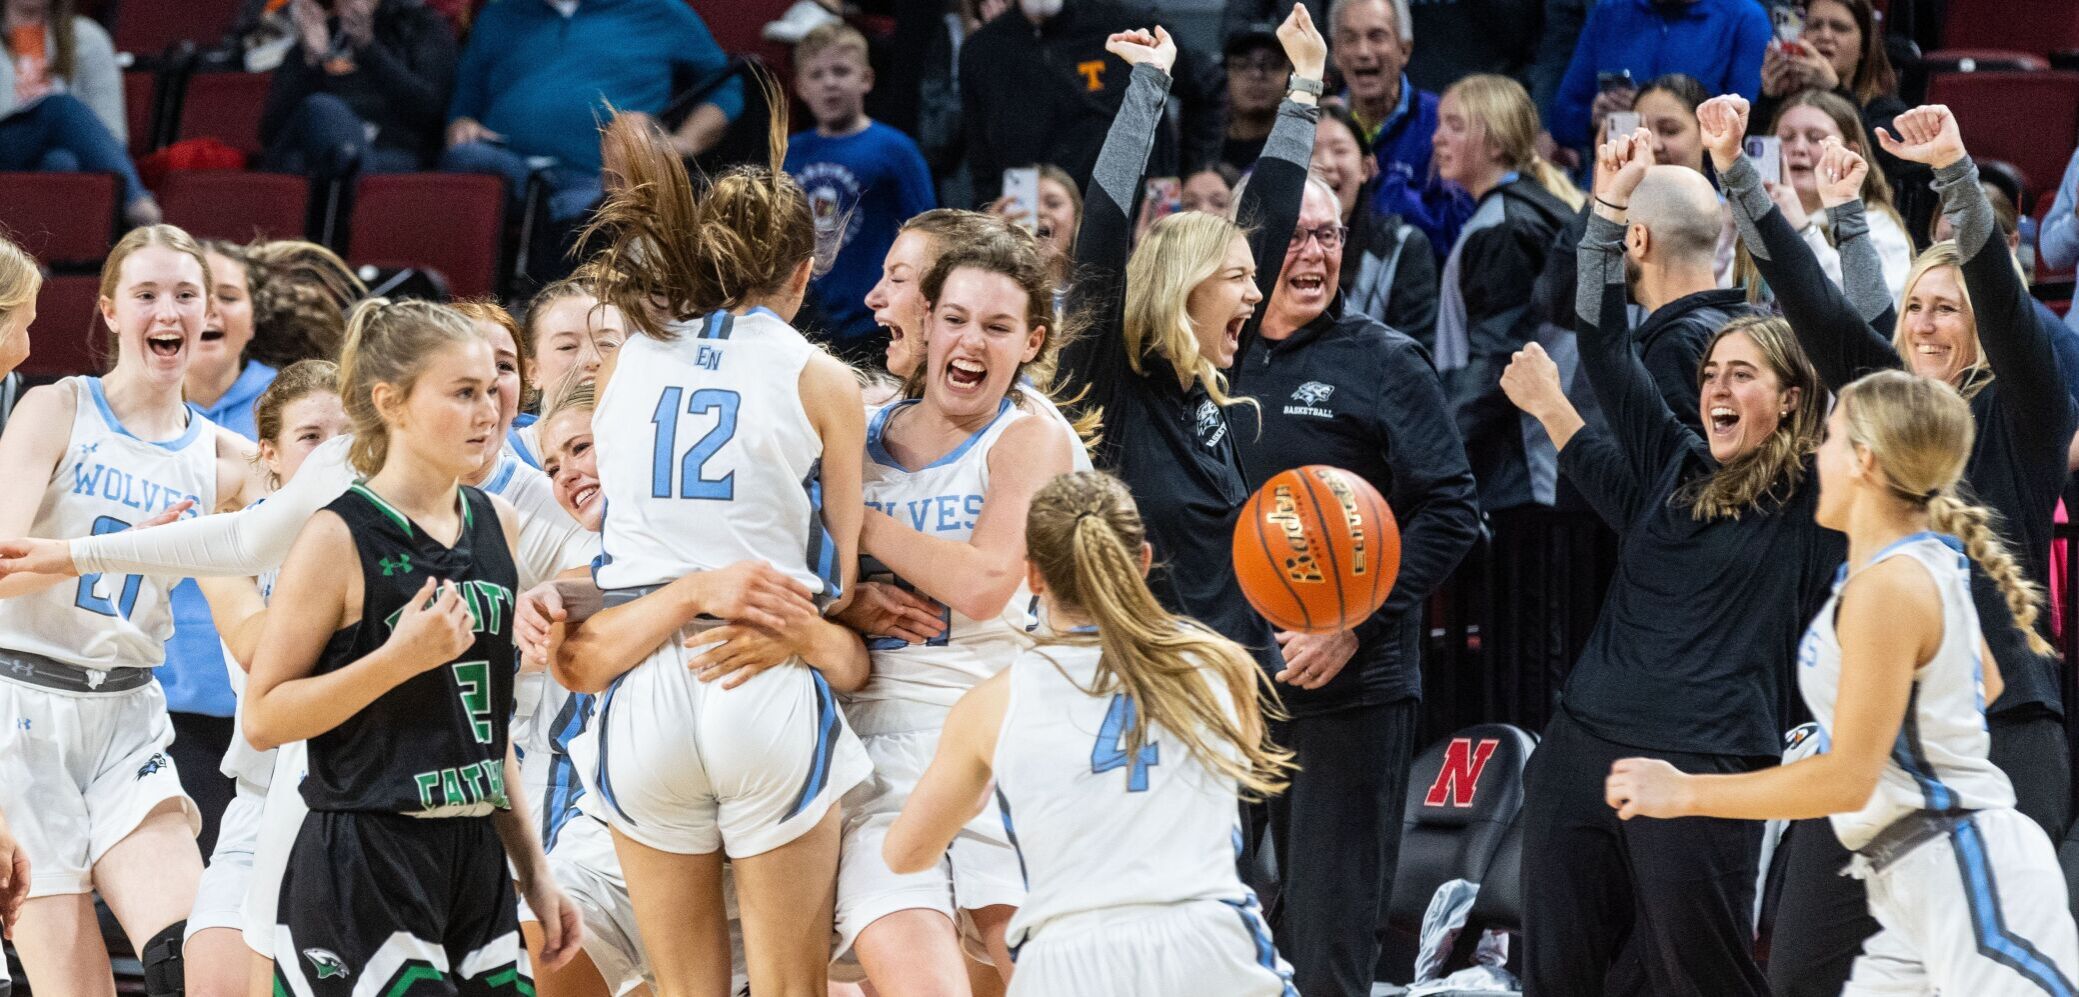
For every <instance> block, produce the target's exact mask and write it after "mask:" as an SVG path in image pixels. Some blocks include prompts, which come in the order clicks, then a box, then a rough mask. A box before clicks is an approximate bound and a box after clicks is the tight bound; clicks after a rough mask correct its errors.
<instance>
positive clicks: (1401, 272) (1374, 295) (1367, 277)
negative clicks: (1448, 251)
mask: <svg viewBox="0 0 2079 997" xmlns="http://www.w3.org/2000/svg"><path fill="white" fill-rule="evenodd" d="M1377 183H1378V181H1376V180H1374V181H1372V182H1371V183H1367V184H1365V185H1364V187H1363V188H1362V189H1361V190H1359V191H1358V193H1357V210H1356V212H1355V213H1354V217H1352V218H1351V219H1350V237H1349V238H1348V239H1347V240H1345V241H1344V242H1343V269H1342V273H1341V275H1340V276H1339V277H1338V278H1337V281H1336V283H1337V285H1338V286H1339V287H1340V288H1341V290H1342V293H1343V307H1344V308H1345V310H1348V311H1353V312H1357V313H1359V314H1362V315H1368V316H1370V317H1372V318H1374V319H1376V320H1378V321H1380V322H1384V323H1386V325H1387V326H1388V327H1390V328H1393V329H1395V330H1397V331H1400V332H1404V333H1407V334H1408V336H1409V337H1411V338H1413V339H1414V340H1415V342H1417V343H1420V344H1422V348H1423V350H1425V351H1428V350H1432V349H1435V348H1436V342H1437V259H1436V251H1435V250H1434V249H1433V248H1432V247H1431V246H1430V244H1429V237H1428V236H1426V235H1423V234H1422V230H1421V229H1419V228H1416V227H1415V226H1413V225H1410V224H1408V223H1407V222H1406V221H1405V220H1404V219H1402V218H1401V217H1400V216H1399V215H1392V214H1386V215H1382V214H1377V213H1375V212H1373V211H1372V210H1371V204H1372V192H1373V190H1374V189H1375V186H1376V184H1377Z"/></svg>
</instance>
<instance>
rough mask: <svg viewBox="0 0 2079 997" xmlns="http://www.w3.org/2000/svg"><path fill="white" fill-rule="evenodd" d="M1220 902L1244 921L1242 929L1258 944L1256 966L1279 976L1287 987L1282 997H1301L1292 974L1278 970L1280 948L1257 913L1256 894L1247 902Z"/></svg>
mask: <svg viewBox="0 0 2079 997" xmlns="http://www.w3.org/2000/svg"><path fill="white" fill-rule="evenodd" d="M1220 902H1221V903H1223V904H1226V905H1227V906H1229V907H1232V908H1234V912H1235V915H1236V916H1238V917H1240V918H1241V919H1242V929H1243V930H1245V931H1247V932H1248V933H1249V938H1250V939H1251V940H1253V941H1254V942H1255V943H1256V964H1257V965H1258V966H1262V967H1263V968H1265V969H1268V970H1270V971H1271V972H1272V973H1275V974H1277V977H1278V980H1279V982H1281V983H1283V984H1284V985H1285V989H1284V991H1283V992H1282V997H1299V990H1298V988H1296V987H1294V986H1293V985H1292V973H1291V972H1289V971H1287V970H1284V969H1280V968H1278V948H1277V946H1276V945H1273V944H1271V934H1270V929H1269V928H1266V927H1264V925H1263V915H1261V914H1259V913H1257V910H1256V894H1254V893H1251V894H1249V898H1248V899H1247V900H1245V901H1244V900H1226V899H1223V900H1221V901H1220Z"/></svg>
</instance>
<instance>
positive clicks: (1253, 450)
mask: <svg viewBox="0 0 2079 997" xmlns="http://www.w3.org/2000/svg"><path fill="white" fill-rule="evenodd" d="M1235 366H1236V368H1237V369H1238V372H1239V373H1240V374H1241V376H1243V377H1244V378H1245V379H1246V380H1247V382H1248V385H1249V394H1250V396H1251V397H1253V398H1255V399H1256V401H1257V403H1258V405H1260V406H1261V408H1260V409H1258V408H1256V407H1252V406H1239V407H1237V408H1235V410H1234V416H1233V422H1234V431H1235V438H1236V441H1237V443H1238V444H1239V446H1240V447H1241V451H1242V466H1243V467H1244V468H1246V469H1247V471H1248V476H1249V488H1250V489H1251V490H1252V491H1253V490H1255V489H1258V488H1261V487H1263V483H1264V482H1266V481H1268V480H1270V479H1271V478H1272V477H1274V476H1275V475H1277V474H1278V473H1279V472H1281V471H1285V470H1288V469H1290V468H1295V467H1303V466H1305V465H1308V464H1327V465H1329V466H1331V467H1340V468H1343V469H1344V470H1346V471H1350V472H1352V473H1354V474H1356V475H1357V476H1358V477H1361V478H1363V479H1364V480H1366V481H1368V482H1370V483H1371V486H1372V487H1373V488H1376V489H1378V490H1379V494H1380V495H1383V496H1385V497H1386V504H1387V505H1388V506H1390V507H1391V508H1392V509H1393V518H1394V521H1395V522H1396V523H1398V524H1399V526H1400V574H1399V576H1398V577H1396V578H1395V579H1394V582H1393V591H1392V594H1391V595H1388V596H1387V597H1386V605H1385V606H1383V607H1381V608H1380V610H1379V611H1378V612H1377V613H1375V614H1373V616H1372V617H1371V618H1370V619H1369V620H1367V621H1365V622H1364V623H1362V624H1359V625H1358V627H1357V631H1356V633H1357V653H1356V656H1355V657H1353V658H1351V659H1350V663H1349V664H1348V665H1346V666H1344V668H1343V670H1342V671H1341V672H1338V673H1337V674H1336V676H1335V678H1333V679H1330V680H1329V682H1328V684H1327V685H1325V686H1323V687H1321V688H1319V689H1297V688H1292V687H1289V686H1280V687H1279V688H1278V692H1279V694H1280V695H1281V696H1282V697H1283V698H1284V700H1285V706H1286V708H1287V709H1288V710H1290V711H1291V712H1292V713H1293V715H1295V716H1305V715H1309V714H1318V713H1325V712H1328V711H1330V710H1337V709H1344V708H1348V707H1355V706H1373V705H1378V704H1383V703H1390V702H1394V701H1396V700H1401V699H1410V698H1419V697H1420V696H1421V695H1422V673H1421V652H1422V632H1423V631H1422V626H1423V617H1422V612H1423V606H1424V604H1425V603H1426V602H1427V601H1428V599H1429V596H1430V594H1431V593H1432V592H1435V591H1436V588H1437V586H1438V585H1440V584H1442V583H1443V580H1444V579H1445V578H1446V577H1447V576H1449V575H1450V574H1451V572H1452V570H1453V569H1455V568H1457V567H1458V562H1459V561H1460V560H1462V559H1463V558H1464V557H1465V555H1466V552H1467V551H1469V550H1471V549H1472V546H1473V540H1474V539H1475V538H1476V537H1478V536H1479V532H1480V507H1479V504H1478V502H1477V501H1476V500H1475V498H1474V491H1475V489H1474V486H1473V471H1472V468H1471V467H1469V466H1468V465H1467V464H1466V462H1465V447H1464V446H1463V445H1461V444H1460V443H1459V442H1458V430H1457V429H1456V428H1454V427H1453V426H1452V425H1451V413H1450V411H1449V409H1448V408H1447V407H1446V406H1445V405H1444V391H1443V386H1442V385H1441V384H1439V383H1438V381H1437V374H1436V369H1435V368H1434V367H1432V366H1430V362H1429V353H1428V351H1427V350H1424V349H1423V348H1422V347H1421V346H1420V345H1419V344H1417V343H1416V342H1415V341H1414V340H1413V339H1411V338H1409V337H1408V336H1406V335H1403V334H1401V333H1399V332H1396V331H1394V330H1392V329H1389V328H1387V327H1386V326H1384V325H1381V324H1379V323H1378V322H1377V321H1375V320H1373V319H1372V318H1371V317H1369V316H1366V315H1363V314H1359V313H1356V312H1351V311H1349V310H1348V309H1346V308H1345V307H1344V306H1343V301H1342V299H1341V298H1338V299H1337V300H1336V301H1334V302H1332V303H1331V304H1330V305H1329V308H1328V310H1327V311H1325V312H1323V313H1322V314H1321V315H1320V316H1319V317H1317V318H1316V319H1314V321H1312V322H1309V323H1307V324H1306V325H1305V326H1303V327H1301V328H1300V329H1299V330H1298V331H1296V332H1294V333H1293V334H1292V335H1291V336H1289V337H1287V338H1285V339H1282V340H1272V339H1262V340H1260V341H1258V342H1255V343H1252V344H1251V345H1250V347H1249V352H1248V353H1247V354H1246V355H1244V356H1242V357H1241V358H1240V359H1239V360H1238V361H1237V362H1236V364H1235ZM1259 411H1260V413H1261V414H1260V415H1259V414H1258V413H1259ZM1259 423H1260V426H1259Z"/></svg>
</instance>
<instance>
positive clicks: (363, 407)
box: [338, 298, 483, 477]
mask: <svg viewBox="0 0 2079 997" xmlns="http://www.w3.org/2000/svg"><path fill="white" fill-rule="evenodd" d="M482 338H483V333H482V332H481V331H479V330H478V329H477V327H476V326H475V325H474V324H472V323H471V322H470V321H469V320H468V319H466V318H463V317H462V314H461V313H460V312H457V311H455V310H454V309H452V308H449V307H447V306H446V305H439V304H434V303H433V302H431V301H394V302H393V301H391V300H390V299H388V298H369V299H367V300H366V301H363V302H361V304H360V305H358V306H356V307H355V308H354V313H353V315H352V316H350V317H348V319H347V328H346V345H345V347H344V348H342V349H341V350H340V354H339V371H338V377H339V400H340V402H341V403H342V404H343V405H345V407H346V413H347V421H348V422H349V423H350V424H351V425H352V426H353V430H354V442H353V443H352V444H351V445H349V446H348V448H347V462H348V463H350V464H352V465H353V466H354V470H356V471H359V472H360V473H361V475H362V476H363V477H374V476H375V474H376V472H378V471H381V470H382V469H383V464H384V462H386V461H388V460H389V458H390V424H389V423H388V422H387V421H385V420H384V419H383V414H382V412H381V411H380V410H379V409H378V408H377V407H376V404H375V386H376V385H378V384H388V385H390V386H391V387H394V388H396V389H397V391H398V393H399V394H400V395H402V396H405V397H409V396H410V395H411V390H412V385H413V384H415V383H417V382H418V379H419V375H420V374H422V373H424V372H425V370H426V365H427V363H428V362H430V361H431V360H432V359H433V357H434V354H435V353H437V352H439V350H440V348H441V347H443V346H446V345H448V344H450V343H465V342H473V341H477V340H481V339H482Z"/></svg>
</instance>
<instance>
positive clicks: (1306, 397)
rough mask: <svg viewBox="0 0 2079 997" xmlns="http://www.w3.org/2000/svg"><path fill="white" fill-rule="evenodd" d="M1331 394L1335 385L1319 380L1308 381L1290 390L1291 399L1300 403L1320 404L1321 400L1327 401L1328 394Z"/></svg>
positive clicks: (1333, 392)
mask: <svg viewBox="0 0 2079 997" xmlns="http://www.w3.org/2000/svg"><path fill="white" fill-rule="evenodd" d="M1332 394H1335V385H1333V384H1322V383H1321V382H1320V381H1308V382H1307V383H1305V384H1302V385H1300V386H1299V387H1298V388H1297V389H1296V390H1294V391H1293V392H1292V400H1293V401H1296V402H1299V403H1300V404H1302V405H1320V404H1321V403H1322V402H1325V401H1327V400H1328V396H1329V395H1332Z"/></svg>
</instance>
